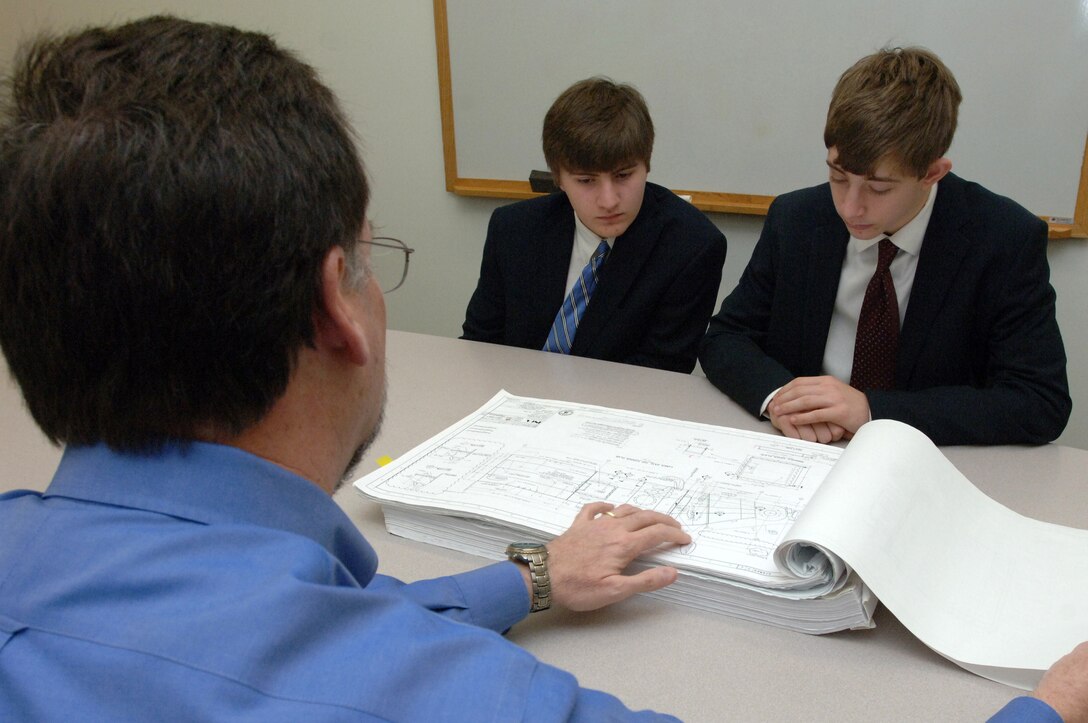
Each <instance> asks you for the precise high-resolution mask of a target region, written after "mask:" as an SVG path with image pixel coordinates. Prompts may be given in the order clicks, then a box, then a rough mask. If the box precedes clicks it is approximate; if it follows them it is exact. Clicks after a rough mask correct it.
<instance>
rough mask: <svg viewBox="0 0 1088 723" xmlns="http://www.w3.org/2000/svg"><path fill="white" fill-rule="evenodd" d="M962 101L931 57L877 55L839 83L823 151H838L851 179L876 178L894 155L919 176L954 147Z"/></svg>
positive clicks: (921, 53) (913, 51)
mask: <svg viewBox="0 0 1088 723" xmlns="http://www.w3.org/2000/svg"><path fill="white" fill-rule="evenodd" d="M961 99H962V96H961V94H960V88H959V85H958V84H957V83H956V79H955V77H953V75H952V72H951V71H950V70H949V69H948V68H947V67H945V65H944V63H942V62H941V60H940V58H938V57H937V56H936V55H934V54H933V53H931V52H930V51H928V50H926V49H924V48H891V49H884V50H880V51H879V52H876V53H873V54H872V55H868V56H866V57H864V58H862V59H861V60H859V61H858V62H857V63H855V64H854V65H853V66H852V67H851V68H850V69H849V70H847V71H846V72H845V73H843V74H842V77H840V78H839V82H838V83H837V84H836V85H835V90H834V92H833V93H832V94H831V106H830V107H829V108H828V111H827V124H826V125H825V126H824V145H825V146H826V147H827V148H831V147H832V146H834V147H835V149H836V150H837V151H838V161H837V163H838V165H839V166H841V167H842V168H843V169H844V170H846V171H848V172H850V173H855V174H857V175H862V176H867V175H871V174H872V173H873V172H874V171H875V170H876V167H877V166H878V165H879V163H880V162H881V160H882V159H884V158H885V157H890V158H892V159H893V160H894V162H895V163H897V164H898V165H899V167H900V168H901V169H902V170H903V171H904V172H906V173H911V174H913V175H915V176H917V177H918V178H921V177H922V176H924V175H925V174H926V171H927V170H928V169H929V166H930V165H931V164H932V163H933V162H934V161H936V160H937V159H938V158H940V157H942V156H943V155H944V154H945V153H947V152H948V147H949V146H950V145H952V136H953V135H955V133H956V118H957V112H958V109H959V104H960V100H961Z"/></svg>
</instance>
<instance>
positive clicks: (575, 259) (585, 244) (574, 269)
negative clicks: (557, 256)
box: [567, 211, 616, 294]
mask: <svg viewBox="0 0 1088 723" xmlns="http://www.w3.org/2000/svg"><path fill="white" fill-rule="evenodd" d="M571 213H574V212H573V211H571ZM604 240H605V241H607V242H608V248H609V251H611V249H612V244H613V243H615V241H616V239H614V238H606V239H604ZM600 243H601V237H600V236H598V235H597V234H595V233H593V232H592V231H590V230H589V227H588V226H586V225H585V224H584V223H582V220H581V219H580V218H578V214H576V213H575V214H574V247H573V248H572V249H571V251H570V266H569V267H568V268H567V293H568V294H569V293H570V290H571V289H573V288H574V283H575V282H576V281H578V279H579V278H581V276H582V269H584V268H585V267H586V264H588V263H589V260H590V259H591V258H593V252H594V251H596V250H597V246H599V245H600Z"/></svg>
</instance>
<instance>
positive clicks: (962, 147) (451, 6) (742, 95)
mask: <svg viewBox="0 0 1088 723" xmlns="http://www.w3.org/2000/svg"><path fill="white" fill-rule="evenodd" d="M435 15H436V32H437V33H438V47H439V65H440V68H439V72H440V76H441V75H442V73H443V72H444V71H443V68H442V67H441V66H442V63H443V57H442V55H443V51H444V49H443V42H444V41H445V42H448V46H447V49H446V52H448V68H447V69H446V71H445V72H447V73H448V80H447V83H448V86H447V84H444V87H443V93H444V94H445V95H446V96H448V97H445V98H444V99H443V100H444V102H445V103H447V104H448V106H449V113H448V115H449V117H448V118H447V119H444V120H445V121H447V122H448V123H444V125H447V124H448V126H449V127H448V128H444V130H445V131H446V133H445V135H444V140H445V142H446V162H447V169H446V171H447V186H448V187H451V190H456V191H459V192H465V193H468V194H470V195H509V196H511V197H523V196H525V195H528V193H527V191H528V184H527V182H526V181H527V179H528V177H529V172H530V171H531V170H533V169H546V168H547V166H546V164H545V163H544V157H543V153H542V151H541V149H540V131H541V124H542V122H543V118H544V114H545V112H546V111H547V109H548V107H549V106H550V105H551V103H552V101H553V100H554V99H555V97H556V96H557V95H559V93H561V92H562V91H563V90H564V89H565V88H567V87H568V86H569V85H571V84H572V83H574V82H575V81H578V80H581V79H583V78H586V77H589V76H593V75H605V76H608V77H611V78H613V79H615V80H617V81H621V82H627V83H631V84H633V85H634V86H636V87H637V88H638V89H639V90H640V91H641V92H642V94H643V95H644V96H645V98H646V101H647V103H648V105H649V106H650V113H651V115H652V117H653V119H654V125H655V129H656V142H655V146H654V153H653V158H652V172H651V175H650V179H651V180H653V181H655V182H657V183H660V184H662V185H664V186H667V187H670V188H673V189H677V190H684V191H685V192H690V191H692V190H695V191H696V192H706V199H704V200H712V197H714V196H724V197H732V196H736V197H737V199H739V200H741V201H743V200H744V199H751V198H754V199H755V201H754V203H752V204H751V208H745V207H744V204H743V203H741V204H739V206H738V208H736V209H724V208H723V209H718V208H714V207H712V206H711V207H710V210H737V211H740V212H754V213H759V212H763V211H765V209H766V203H768V202H769V200H770V199H771V198H773V196H775V195H777V194H779V193H783V192H785V191H789V190H792V189H795V188H800V187H803V186H809V185H813V184H816V183H819V182H821V181H823V180H825V177H826V175H827V169H826V166H825V163H824V159H825V157H826V150H825V149H824V146H823V125H824V118H825V115H826V112H827V104H828V101H829V99H830V96H831V91H832V89H833V87H834V85H835V82H836V81H837V80H838V77H839V75H840V74H841V73H842V72H843V71H844V70H845V69H846V68H848V67H849V66H850V65H851V64H853V63H854V62H855V61H856V60H857V59H859V58H860V57H862V56H864V55H867V54H869V53H871V52H873V51H874V50H877V49H879V48H881V47H885V46H906V45H922V46H925V47H927V48H929V49H930V50H932V51H934V52H935V53H937V55H939V56H940V57H941V58H942V59H943V60H944V61H945V63H946V64H947V65H948V66H949V67H950V68H951V69H952V71H953V73H954V74H955V75H956V78H957V81H958V82H959V84H960V88H961V90H962V92H963V96H964V100H963V103H962V104H961V106H960V121H959V128H958V130H957V133H956V137H955V140H954V141H953V145H952V148H951V149H950V151H949V154H948V155H949V157H950V158H951V159H952V162H953V170H954V172H956V173H957V174H959V175H961V176H963V177H965V178H968V179H970V180H976V181H979V182H980V183H983V184H984V185H986V186H987V187H989V188H990V189H991V190H994V191H996V192H998V193H1001V194H1003V195H1008V196H1011V197H1013V198H1015V199H1016V200H1017V201H1019V202H1020V203H1021V204H1023V205H1024V206H1026V207H1027V208H1029V209H1031V210H1032V211H1033V212H1035V213H1037V214H1038V215H1040V216H1044V217H1059V220H1058V223H1061V220H1063V219H1072V218H1073V217H1074V215H1075V214H1076V213H1077V211H1078V201H1080V205H1082V206H1083V205H1086V203H1085V199H1084V198H1083V196H1084V195H1085V194H1084V191H1083V189H1082V188H1081V187H1082V185H1084V184H1085V178H1084V177H1085V170H1084V161H1085V152H1086V138H1088V1H1085V0H1046V1H1045V2H1037V3H1027V2H1022V1H1021V0H914V2H910V3H904V2H891V1H890V0H835V2H834V3H815V2H811V1H810V0H779V1H775V0H729V1H724V0H684V1H683V2H662V1H661V0H547V1H546V2H528V1H526V0H458V1H457V2H452V3H448V6H447V3H445V2H444V0H435ZM443 23H445V24H446V25H447V26H448V27H447V28H445V29H444V28H443V27H442V25H443ZM443 32H445V33H446V35H447V37H446V38H445V39H444V38H443V37H442V34H443ZM445 110H446V108H445V107H444V111H445ZM451 164H452V168H451ZM458 186H459V187H460V188H458ZM474 191H477V192H479V193H473V192H474ZM503 191H507V192H509V193H505V192H503ZM1078 193H1079V194H1080V197H1078ZM697 200H698V199H697ZM1083 211H1084V216H1085V217H1084V218H1080V217H1079V216H1078V221H1079V222H1080V226H1081V227H1082V228H1080V229H1078V230H1080V231H1084V230H1085V229H1084V228H1083V227H1085V226H1088V209H1083ZM1070 225H1072V224H1070ZM1059 235H1060V234H1059ZM1078 235H1081V234H1078Z"/></svg>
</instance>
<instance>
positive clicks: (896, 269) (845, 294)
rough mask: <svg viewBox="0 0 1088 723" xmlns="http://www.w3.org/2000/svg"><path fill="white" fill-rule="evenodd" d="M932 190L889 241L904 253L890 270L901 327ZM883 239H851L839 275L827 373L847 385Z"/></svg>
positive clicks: (827, 348) (826, 351)
mask: <svg viewBox="0 0 1088 723" xmlns="http://www.w3.org/2000/svg"><path fill="white" fill-rule="evenodd" d="M938 185H940V184H934V185H933V188H932V189H930V191H929V198H927V199H926V202H925V205H924V206H922V210H921V211H919V212H918V213H917V215H915V217H914V218H912V219H911V220H910V221H909V222H907V224H906V225H905V226H903V228H901V229H899V230H898V231H896V232H895V233H893V234H892V235H890V236H888V237H887V238H889V239H891V242H892V243H893V244H895V245H896V246H897V247H898V248H899V250H900V251H902V252H903V253H897V254H896V255H895V258H894V259H892V263H891V267H890V269H889V270H890V271H891V275H892V283H893V284H894V285H895V297H896V301H898V303H899V326H900V327H902V326H903V319H904V318H905V317H906V314H907V303H908V302H909V301H910V291H911V289H912V288H913V287H914V272H915V271H916V270H917V269H918V256H919V254H921V252H922V241H923V240H924V239H925V235H926V228H927V227H928V226H929V219H930V216H932V215H933V201H934V199H936V198H937V186H938ZM882 238H884V236H877V237H876V238H873V239H870V240H868V241H862V240H861V239H858V238H854V237H853V236H851V237H850V241H849V243H848V245H847V247H846V256H845V257H844V258H843V262H842V272H841V274H840V275H839V289H838V292H837V293H836V295H835V309H834V311H833V312H832V314H831V325H830V326H829V327H828V331H827V345H826V346H825V347H824V364H823V370H824V374H829V375H831V376H833V377H835V378H836V379H838V380H839V381H842V382H844V383H846V384H849V383H850V372H851V370H852V369H853V367H854V342H855V341H856V339H857V333H858V317H860V316H861V304H862V302H863V301H864V300H865V289H866V287H868V286H869V281H870V279H872V278H873V273H874V272H876V262H877V256H878V255H879V254H878V246H879V243H880V240H881V239H882ZM779 389H781V387H779V388H778V389H775V390H774V391H773V392H771V393H770V394H768V395H767V398H766V399H764V400H763V406H762V408H761V409H760V412H761V414H763V415H764V416H765V415H766V413H767V405H768V404H770V403H771V400H772V399H774V396H775V395H776V394H778V391H779Z"/></svg>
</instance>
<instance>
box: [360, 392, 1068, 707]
mask: <svg viewBox="0 0 1088 723" xmlns="http://www.w3.org/2000/svg"><path fill="white" fill-rule="evenodd" d="M355 486H356V488H357V489H358V490H359V491H360V492H362V493H363V494H364V495H366V496H367V497H368V498H370V499H373V500H376V501H377V502H378V503H380V504H381V505H382V508H383V510H384V513H385V519H386V526H387V527H388V529H389V530H390V532H392V533H394V534H398V535H402V536H404V537H408V538H412V539H416V540H422V541H426V542H430V543H433V544H436V545H442V546H444V547H448V548H453V549H456V550H462V551H465V552H469V553H472V554H476V555H479V556H482V557H486V558H490V559H502V557H503V555H504V551H505V548H506V544H507V543H508V542H511V541H513V540H517V539H528V540H539V541H544V542H546V541H547V540H549V539H551V538H552V537H554V536H557V535H560V534H562V533H563V532H564V531H565V530H566V529H567V528H568V527H569V526H570V523H571V522H572V521H573V519H574V517H575V515H576V514H577V513H578V511H579V510H580V509H581V508H582V507H583V505H585V504H587V503H589V502H596V501H605V502H610V503H612V504H614V505H617V506H618V505H621V504H630V505H634V506H636V507H639V508H643V509H653V510H657V511H659V512H663V513H667V514H669V515H671V516H673V517H674V518H676V519H677V520H678V521H679V522H680V523H681V525H682V526H683V528H684V530H685V531H686V532H687V533H688V534H689V535H690V536H691V538H692V542H691V544H689V545H686V546H684V547H677V548H671V549H658V550H655V551H654V552H653V553H651V554H649V555H646V556H644V557H643V558H640V559H639V560H638V561H636V564H635V567H640V566H641V567H645V566H649V565H661V564H665V565H671V566H673V567H675V568H677V569H678V570H679V571H680V576H679V579H678V581H677V582H676V583H674V584H673V585H670V586H669V587H667V588H665V589H663V590H660V591H657V592H655V593H649V594H652V595H655V596H658V597H660V598H664V599H667V600H671V601H674V602H676V603H680V604H683V605H690V606H693V607H696V608H700V609H703V610H708V611H713V612H716V613H723V614H726V615H733V616H736V617H739V618H743V619H746V620H752V621H757V622H761V623H767V624H770V625H777V626H780V627H783V628H788V629H791V630H799V631H804V632H809V633H826V632H831V631H836V630H844V629H849V628H862V627H871V625H872V615H873V611H874V609H875V607H876V605H877V596H879V598H880V600H881V601H882V602H883V604H884V605H886V606H887V607H888V608H889V610H891V612H892V613H894V614H895V615H896V616H897V617H898V618H899V620H900V621H901V622H902V623H903V624H904V625H905V626H906V627H907V629H909V630H910V631H911V632H912V633H914V634H915V635H916V636H917V637H918V638H919V639H920V640H922V642H924V643H925V644H926V645H928V646H929V647H931V648H933V649H934V650H936V651H937V652H939V653H941V654H942V655H944V656H945V657H947V658H949V659H950V660H952V661H954V662H956V663H958V664H960V665H962V666H963V667H965V668H967V669H969V670H972V671H974V672H976V673H979V674H981V675H985V676H987V677H992V678H994V679H995V680H1000V681H1002V682H1005V683H1009V684H1012V685H1019V686H1021V687H1032V686H1033V685H1034V683H1035V682H1037V681H1038V678H1039V676H1040V675H1041V673H1042V671H1043V670H1045V669H1046V668H1047V667H1049V666H1050V664H1051V663H1053V662H1054V661H1055V660H1057V659H1058V658H1059V657H1061V656H1062V655H1064V654H1065V653H1066V652H1068V651H1069V650H1070V649H1072V648H1073V646H1074V645H1075V644H1076V643H1078V642H1080V641H1081V640H1082V639H1083V637H1084V631H1085V629H1088V628H1086V626H1088V613H1085V610H1086V608H1085V606H1084V604H1083V602H1084V600H1085V599H1088V531H1086V530H1078V529H1072V528H1068V527H1061V526H1059V525H1052V524H1047V523H1043V522H1039V521H1036V520H1031V519H1028V518H1025V517H1023V516H1021V515H1018V514H1016V513H1014V512H1012V511H1011V510H1009V509H1008V508H1006V507H1003V506H1002V505H1000V504H998V503H997V502H995V501H993V500H991V499H989V498H988V497H986V496H985V495H984V494H982V492H980V491H979V490H978V489H977V488H976V487H975V486H974V485H972V484H971V483H970V482H969V481H968V480H967V479H966V478H964V477H963V475H962V474H961V473H960V472H959V471H958V470H957V469H956V468H955V467H954V466H953V465H952V464H951V463H950V462H949V461H948V460H947V459H946V458H945V457H944V455H943V454H941V452H940V450H939V449H937V447H935V446H934V445H933V443H932V442H930V441H929V439H927V438H926V437H925V435H923V434H922V433H921V432H919V431H918V430H916V429H913V428H912V427H909V426H907V425H905V424H902V423H899V422H893V421H890V420H877V421H874V422H870V423H868V424H866V425H864V426H863V427H862V428H861V429H860V430H858V433H857V434H856V435H855V436H854V438H853V440H852V441H851V442H850V443H849V445H848V446H847V447H846V449H845V450H843V449H839V448H837V447H829V446H826V445H820V444H815V443H810V442H803V441H800V440H793V439H787V438H785V437H782V436H779V435H769V434H761V433H757V432H747V431H742V430H736V429H728V428H724V427H715V426H711V425H706V424H697V423H694V422H686V421H683V420H676V419H667V418H664V417H655V416H650V415H646V414H639V413H636V412H627V411H622V410H616V409H607V408H603V407H595V406H590V405H583V404H574V403H569V402H562V401H552V400H543V399H529V398H524V397H516V396H513V395H510V394H508V393H506V392H499V393H498V394H496V395H495V397H493V398H492V399H491V400H490V401H489V402H487V403H486V404H485V405H484V406H483V407H481V408H480V409H478V410H477V411H476V412H474V413H472V414H470V415H469V416H467V417H465V418H464V419H462V420H461V421H460V422H458V423H456V424H454V425H453V426H451V427H450V428H448V429H447V430H445V431H444V432H442V433H440V434H438V435H436V436H435V437H433V438H431V439H429V440H427V441H426V442H423V443H422V444H420V445H419V446H417V447H416V448H415V449H413V450H411V451H410V452H408V453H406V454H404V455H402V456H401V457H400V458H398V459H397V460H395V461H393V462H392V463H390V464H388V465H387V466H385V467H382V468H380V469H378V470H376V471H374V472H373V473H371V474H369V475H367V476H366V477H364V478H362V479H360V480H357V481H356V483H355Z"/></svg>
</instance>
